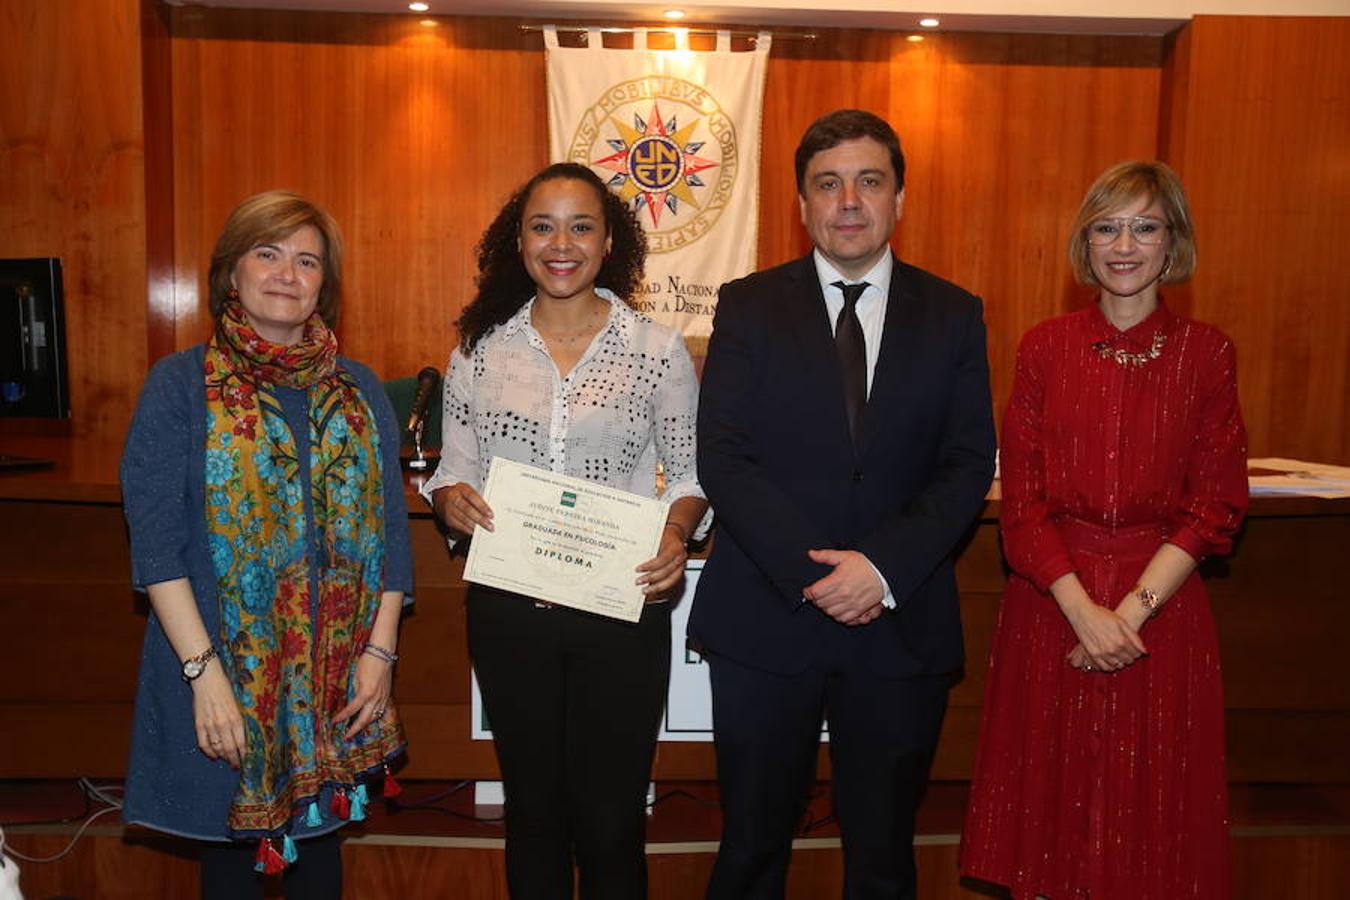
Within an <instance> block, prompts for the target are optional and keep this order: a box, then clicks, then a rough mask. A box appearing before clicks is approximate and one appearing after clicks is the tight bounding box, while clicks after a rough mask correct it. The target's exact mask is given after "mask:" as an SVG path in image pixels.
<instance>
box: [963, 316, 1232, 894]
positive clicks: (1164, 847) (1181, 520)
mask: <svg viewBox="0 0 1350 900" xmlns="http://www.w3.org/2000/svg"><path fill="white" fill-rule="evenodd" d="M1158 334H1161V335H1163V336H1164V341H1165V342H1164V343H1163V345H1162V349H1161V353H1160V354H1159V355H1158V357H1157V358H1156V359H1151V360H1148V361H1147V362H1145V363H1143V364H1142V365H1137V366H1136V365H1133V364H1121V363H1120V362H1118V361H1117V360H1116V359H1114V358H1105V357H1103V355H1102V354H1101V352H1100V351H1099V349H1098V348H1099V347H1105V348H1107V349H1110V350H1117V349H1118V350H1123V351H1125V352H1126V353H1141V352H1144V351H1147V350H1149V348H1150V346H1151V345H1152V344H1153V343H1154V341H1155V336H1156V335H1158ZM1102 342H1105V343H1104V344H1103V343H1102ZM1001 465H1002V484H1003V515H1002V520H1001V529H1002V535H1003V548H1004V553H1005V554H1006V556H1007V559H1008V564H1009V566H1010V567H1011V568H1012V575H1011V577H1010V579H1009V582H1008V586H1007V589H1006V590H1005V592H1004V595H1003V601H1002V604H1001V606H1000V609H999V619H998V626H997V629H996V632H995V636H994V642H993V649H992V652H991V659H990V668H989V676H988V682H987V684H986V688H985V698H984V717H983V722H982V724H981V729H980V746H979V751H978V754H977V756H976V762H975V774H974V779H973V783H972V787H971V798H970V808H969V810H968V813H967V817H966V824H965V829H964V832H963V835H962V842H961V872H962V874H963V875H966V876H970V877H974V878H979V879H983V880H986V881H992V882H997V883H999V884H1004V885H1008V886H1009V887H1011V888H1012V890H1013V894H1014V896H1015V897H1017V898H1024V897H1026V898H1030V897H1034V896H1036V895H1044V896H1046V897H1049V898H1052V900H1061V898H1066V900H1082V898H1090V900H1109V898H1129V900H1149V898H1156V900H1179V898H1225V897H1227V896H1228V882H1229V863H1228V803H1227V790H1226V784H1225V775H1224V764H1223V693H1222V685H1221V683H1220V674H1219V657H1218V646H1217V639H1216V636H1215V630H1214V620H1213V617H1212V616H1211V614H1210V609H1209V601H1208V599H1207V597H1206V595H1205V590H1204V586H1203V584H1202V583H1201V580H1200V578H1199V576H1198V574H1195V573H1192V574H1191V576H1190V577H1189V578H1188V579H1187V580H1186V582H1185V583H1184V584H1183V585H1182V587H1181V588H1180V590H1178V591H1177V592H1176V594H1175V595H1174V596H1173V597H1172V598H1171V599H1170V600H1169V601H1168V602H1167V603H1166V604H1165V605H1164V606H1163V607H1162V609H1161V610H1160V611H1159V612H1158V614H1157V615H1155V616H1154V617H1153V618H1152V619H1150V620H1149V622H1148V623H1147V624H1146V625H1145V626H1144V628H1143V630H1142V632H1141V637H1142V638H1143V640H1144V643H1145V645H1146V646H1147V648H1148V651H1149V652H1148V655H1147V656H1145V657H1143V658H1141V659H1140V660H1139V661H1137V662H1136V663H1134V664H1133V665H1131V666H1128V667H1127V668H1125V669H1124V670H1122V671H1120V672H1117V673H1114V674H1103V673H1101V672H1081V671H1079V670H1077V669H1074V668H1072V667H1070V666H1069V665H1068V664H1067V663H1066V662H1065V655H1066V654H1067V653H1068V651H1069V650H1070V649H1072V648H1073V646H1074V645H1075V644H1076V643H1077V638H1076V637H1075V636H1074V633H1073V630H1072V629H1071V628H1070V627H1069V624H1068V622H1067V620H1066V619H1065V618H1064V616H1063V615H1062V614H1061V613H1060V611H1059V608H1058V606H1057V605H1056V604H1055V601H1054V600H1053V599H1052V598H1051V597H1050V595H1049V592H1048V588H1049V586H1050V584H1051V583H1052V582H1053V581H1055V580H1056V579H1057V578H1059V577H1060V576H1062V575H1064V574H1066V573H1069V572H1076V573H1077V574H1078V577H1079V578H1080V579H1081V580H1082V582H1083V585H1084V587H1085V588H1086V589H1087V592H1088V595H1089V596H1090V597H1092V599H1093V600H1094V601H1095V602H1097V603H1098V604H1101V605H1104V606H1110V607H1114V606H1115V605H1116V604H1117V603H1119V602H1120V600H1121V599H1122V598H1123V597H1124V596H1125V595H1126V593H1127V592H1128V591H1129V590H1130V589H1131V588H1132V587H1133V586H1134V585H1135V583H1136V581H1137V579H1138V577H1139V575H1140V573H1141V572H1142V571H1143V569H1144V567H1145V566H1146V565H1147V563H1148V561H1149V559H1150V558H1151V557H1152V556H1153V554H1154V553H1155V552H1156V551H1157V549H1158V547H1159V546H1160V544H1162V543H1163V542H1167V543H1171V544H1174V545H1176V546H1177V547H1179V548H1181V549H1182V550H1184V551H1186V552H1187V553H1189V554H1190V555H1191V556H1193V557H1195V558H1196V559H1200V558H1201V557H1204V556H1207V555H1211V554H1222V553H1226V552H1228V551H1229V550H1230V549H1231V546H1232V536H1233V534H1234V532H1235V531H1236V530H1237V528H1238V526H1239V524H1240V523H1241V521H1242V516H1243V514H1244V513H1245V511H1246V507H1247V477H1246V431H1245V429H1244V427H1243V424H1242V416H1241V413H1240V411H1239V409H1238V395H1237V382H1236V370H1235V354H1234V350H1233V346H1232V344H1231V343H1230V342H1229V341H1228V339H1227V338H1226V337H1224V335H1223V334H1222V333H1220V332H1219V331H1218V330H1217V329H1215V328H1213V327H1210V326H1208V325H1204V324H1201V323H1198V322H1193V321H1189V320H1187V319H1183V318H1181V317H1179V316H1176V315H1173V314H1172V313H1171V312H1169V311H1168V310H1167V309H1166V307H1164V306H1162V305H1161V304H1160V305H1159V308H1158V309H1157V310H1155V311H1154V312H1153V313H1152V314H1151V315H1150V316H1149V317H1148V318H1147V319H1145V320H1144V321H1142V322H1140V323H1139V324H1137V325H1135V326H1134V327H1132V328H1130V329H1129V330H1127V331H1123V332H1122V331H1118V330H1117V329H1116V328H1115V327H1114V326H1112V325H1111V324H1110V323H1109V322H1108V321H1107V319H1106V317H1105V316H1104V315H1103V314H1102V312H1101V311H1100V309H1098V308H1097V307H1096V306H1093V307H1092V308H1091V309H1088V310H1084V311H1082V312H1078V313H1073V314H1071V315H1067V316H1063V317H1061V318H1057V319H1053V320H1050V321H1048V322H1044V323H1042V324H1040V325H1038V326H1036V327H1035V328H1033V329H1032V330H1031V331H1030V332H1028V333H1027V335H1026V337H1025V338H1024V339H1023V341H1022V345H1021V347H1020V348H1019V350H1018V354H1017V373H1016V380H1015V383H1014V387H1013V393H1012V397H1011V399H1010V401H1009V404H1008V412H1007V416H1006V418H1005V419H1004V424H1003V442H1002V449H1001Z"/></svg>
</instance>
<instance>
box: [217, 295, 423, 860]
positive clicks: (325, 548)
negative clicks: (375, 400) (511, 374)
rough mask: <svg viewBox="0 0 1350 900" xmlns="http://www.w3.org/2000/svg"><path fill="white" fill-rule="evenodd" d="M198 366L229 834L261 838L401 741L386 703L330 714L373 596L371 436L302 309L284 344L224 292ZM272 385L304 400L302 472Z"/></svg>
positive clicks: (331, 348) (376, 576) (355, 396)
mask: <svg viewBox="0 0 1350 900" xmlns="http://www.w3.org/2000/svg"><path fill="white" fill-rule="evenodd" d="M205 375H206V417H207V438H206V527H207V532H208V540H209V544H210V549H211V560H212V564H213V566H214V568H215V573H216V583H217V586H218V588H219V600H220V634H219V635H218V637H219V645H220V646H222V647H224V648H226V649H225V652H223V653H222V654H221V656H222V662H224V664H225V668H226V671H227V673H228V674H229V676H230V679H231V681H232V683H233V685H234V693H235V698H236V700H237V701H238V703H239V710H240V713H241V714H242V716H243V719H244V732H245V740H246V743H247V749H246V751H245V754H244V760H243V766H242V767H241V770H240V777H239V788H238V790H237V791H236V793H235V796H234V801H233V804H232V806H231V809H230V816H229V823H228V827H229V830H230V832H231V833H232V834H233V835H234V836H235V837H250V836H254V837H256V836H268V835H275V834H281V833H284V832H285V831H286V830H287V829H288V827H289V824H290V821H291V818H292V816H293V815H294V813H295V812H296V811H297V810H298V808H299V807H301V806H302V805H303V804H305V803H306V801H314V800H316V799H317V797H318V795H319V793H320V791H321V790H322V789H323V788H324V786H325V785H327V786H329V787H332V788H334V789H339V788H342V789H350V788H352V787H353V785H355V783H356V781H357V779H358V777H359V776H361V775H363V774H364V773H366V772H368V771H369V770H371V769H374V768H376V767H378V766H380V765H381V764H382V763H383V762H384V761H385V760H386V759H387V758H388V757H389V756H391V755H393V754H394V753H396V752H398V750H400V749H401V748H402V745H403V735H402V728H401V727H400V725H399V724H398V722H397V721H396V720H394V717H393V712H392V710H391V711H390V713H389V714H388V716H387V717H386V718H384V719H383V720H380V721H377V722H375V723H372V724H371V725H370V726H369V727H368V728H366V729H365V730H364V731H362V733H361V734H359V735H358V736H357V737H356V738H355V739H353V740H351V741H345V740H343V738H342V734H343V731H344V727H345V725H339V724H337V723H335V722H334V721H333V715H334V714H335V713H336V712H337V711H338V710H340V709H341V708H342V707H343V706H345V705H346V704H347V702H348V701H349V699H350V698H351V696H352V694H353V691H354V686H355V685H354V675H355V671H356V660H357V657H358V656H359V655H360V653H361V649H362V647H364V646H365V643H366V641H367V640H369V638H370V631H371V626H372V625H373V624H374V621H375V613H376V611H377V609H378V607H379V603H380V593H381V587H382V581H383V572H384V495H383V485H382V474H383V473H382V469H381V465H380V435H379V434H378V432H377V430H376V427H375V420H374V416H373V415H372V414H371V410H370V407H369V406H368V405H367V404H366V402H365V400H364V399H363V398H362V396H361V394H360V391H359V389H358V388H357V385H356V383H355V381H354V380H353V379H352V377H351V375H350V374H348V373H347V372H344V371H342V370H341V369H339V368H338V367H337V339H336V338H335V337H334V335H333V333H332V332H331V331H330V330H329V329H328V327H327V326H326V325H324V323H323V320H322V319H321V318H320V317H319V316H318V314H317V313H316V314H314V315H313V316H311V317H310V319H309V321H308V322H306V324H305V329H304V336H303V338H302V339H301V340H300V341H299V342H298V343H296V344H294V345H291V346H285V345H280V344H273V343H270V342H268V341H266V340H264V339H263V338H261V337H260V336H259V335H258V334H257V332H256V331H254V330H253V329H252V328H251V327H250V326H249V324H248V320H247V319H246V318H245V316H244V313H243V311H242V309H241V308H240V307H239V304H238V302H237V301H231V302H230V303H229V304H227V308H226V310H225V312H224V314H223V315H222V316H221V318H220V322H219V324H218V325H217V327H216V332H215V335H214V336H213V337H212V339H211V342H210V343H209V344H208V345H207V349H206V366H205ZM277 387H286V388H296V389H299V390H303V391H305V394H306V397H307V399H308V419H309V434H308V435H306V438H307V440H308V442H309V447H308V449H309V454H308V455H309V467H308V469H307V470H306V469H305V468H304V467H303V466H302V463H301V454H300V453H299V450H298V447H297V443H296V442H297V438H296V436H295V435H293V434H292V433H291V429H290V427H289V426H288V425H287V423H286V420H285V417H284V416H283V414H282V408H281V403H280V401H279V399H278V397H277V395H276V388H277ZM307 501H308V502H307ZM314 569H317V571H318V584H317V588H318V596H317V597H315V596H314V595H313V592H312V589H311V585H312V582H311V577H310V574H311V571H312V570H314ZM345 724H350V723H345ZM316 815H317V810H315V809H313V808H312V809H311V811H310V819H311V820H312V819H313V818H314V817H315V816H316ZM310 824H318V822H314V821H311V823H310Z"/></svg>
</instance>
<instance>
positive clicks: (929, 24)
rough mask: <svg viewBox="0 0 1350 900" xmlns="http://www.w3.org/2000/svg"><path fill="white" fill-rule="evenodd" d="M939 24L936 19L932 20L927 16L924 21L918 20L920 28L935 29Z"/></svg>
mask: <svg viewBox="0 0 1350 900" xmlns="http://www.w3.org/2000/svg"><path fill="white" fill-rule="evenodd" d="M941 24H942V23H941V22H939V21H938V20H937V19H934V18H933V17H932V16H929V17H928V18H926V19H920V20H919V27H920V28H936V27H938V26H939V25H941Z"/></svg>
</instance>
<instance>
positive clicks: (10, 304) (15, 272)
mask: <svg viewBox="0 0 1350 900" xmlns="http://www.w3.org/2000/svg"><path fill="white" fill-rule="evenodd" d="M62 299H63V298H62V289H61V260H59V259H56V258H54V257H53V258H48V259H0V416H27V417H34V418H46V419H68V418H70V387H69V384H68V382H67V378H66V327H65V314H64V312H63V309H62Z"/></svg>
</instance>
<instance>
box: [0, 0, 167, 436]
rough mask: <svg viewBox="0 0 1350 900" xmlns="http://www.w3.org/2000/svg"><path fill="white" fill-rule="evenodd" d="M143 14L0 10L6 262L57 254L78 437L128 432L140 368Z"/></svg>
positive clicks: (88, 2)
mask: <svg viewBox="0 0 1350 900" xmlns="http://www.w3.org/2000/svg"><path fill="white" fill-rule="evenodd" d="M140 11H141V8H140V3H139V0H106V2H95V0H82V2H72V3H47V2H44V0H14V2H7V3H4V4H2V5H0V84H3V85H4V86H5V87H4V90H3V91H0V253H2V254H3V255H4V256H6V257H35V256H37V257H40V256H59V257H61V258H62V261H63V272H64V283H65V295H66V296H65V303H66V338H67V346H68V349H69V375H70V388H71V410H72V421H71V423H69V424H68V425H66V426H64V430H65V431H67V432H73V433H75V434H79V435H89V434H99V435H120V434H121V430H122V429H123V428H124V427H125V424H126V421H127V419H128V418H129V415H130V410H131V405H132V402H133V400H134V397H135V391H136V388H137V386H138V385H139V383H140V379H141V378H142V376H143V375H144V372H145V224H144V215H145V197H144V162H145V161H144V154H143V148H142V140H141V134H142V131H141V129H142V118H141V52H140V35H139V31H140V28H139V25H140ZM22 424H23V423H20V422H16V421H15V420H6V423H5V428H6V429H17V428H20V427H22ZM34 424H35V427H37V428H38V430H44V429H43V428H42V427H41V425H42V423H34Z"/></svg>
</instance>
